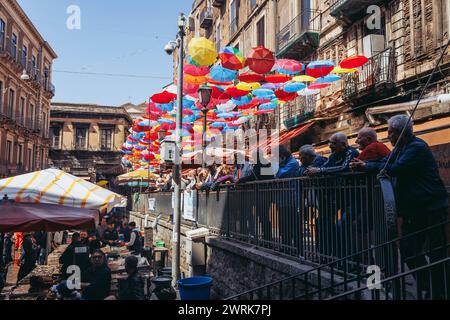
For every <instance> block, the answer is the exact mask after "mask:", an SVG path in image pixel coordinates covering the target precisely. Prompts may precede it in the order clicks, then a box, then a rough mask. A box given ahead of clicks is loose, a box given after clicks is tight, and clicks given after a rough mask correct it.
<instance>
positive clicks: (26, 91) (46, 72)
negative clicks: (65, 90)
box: [0, 0, 57, 177]
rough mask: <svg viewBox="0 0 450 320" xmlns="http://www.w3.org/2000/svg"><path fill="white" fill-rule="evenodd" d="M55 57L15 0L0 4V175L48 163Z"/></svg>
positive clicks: (41, 167) (45, 165) (38, 168)
mask: <svg viewBox="0 0 450 320" xmlns="http://www.w3.org/2000/svg"><path fill="white" fill-rule="evenodd" d="M56 58H57V55H56V53H55V52H54V51H53V49H52V48H51V47H50V45H49V44H48V43H47V41H45V39H44V38H43V37H42V36H41V34H40V33H39V31H38V30H37V29H36V27H35V26H34V25H33V23H32V21H31V20H30V19H29V18H28V16H27V15H26V13H25V12H24V11H23V9H22V8H21V7H20V6H19V4H18V3H17V1H16V0H5V1H2V2H1V3H0V177H7V176H12V175H16V174H21V173H25V172H30V171H35V170H40V169H45V168H46V167H47V165H48V148H49V145H50V140H49V136H48V132H49V130H48V128H49V114H50V101H51V99H52V98H53V96H54V94H55V87H54V86H53V85H52V83H51V81H52V64H53V60H54V59H56Z"/></svg>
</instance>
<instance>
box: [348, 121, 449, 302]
mask: <svg viewBox="0 0 450 320" xmlns="http://www.w3.org/2000/svg"><path fill="white" fill-rule="evenodd" d="M403 128H406V131H405V135H404V136H403V137H402V139H401V140H399V138H400V134H401V132H402V130H403ZM388 134H389V140H390V141H391V143H392V145H396V144H397V143H398V147H397V149H396V150H395V151H394V153H393V155H392V157H391V160H390V162H389V163H388V164H387V166H386V173H387V174H388V175H389V176H390V177H393V178H394V181H393V182H394V190H395V196H396V204H397V215H398V224H399V229H400V230H401V232H399V233H400V236H405V235H407V234H410V233H414V232H418V231H420V230H422V229H425V228H427V227H431V226H434V225H437V224H439V223H442V222H444V221H446V219H447V215H448V194H447V190H446V188H445V185H444V183H443V182H442V180H441V178H440V176H439V171H438V166H437V163H436V160H435V159H434V157H433V154H432V152H431V150H430V148H429V146H428V145H427V143H426V142H425V141H423V140H422V139H419V138H417V137H416V136H415V135H414V131H413V123H412V121H410V120H409V117H408V116H406V115H397V116H394V117H392V118H391V119H390V120H389V129H388ZM387 161H388V157H386V158H385V159H383V160H382V161H378V162H371V161H369V162H364V161H361V160H355V161H353V163H352V168H353V169H359V170H364V171H367V172H374V173H378V172H380V171H381V170H382V169H383V168H384V167H385V165H386V162H387ZM422 235H423V236H419V237H413V238H411V239H409V240H408V239H407V240H405V241H402V242H401V243H400V250H401V254H402V259H403V260H406V263H407V264H408V266H409V268H410V269H414V268H418V267H421V266H424V265H426V264H427V261H426V259H425V256H424V251H423V250H424V248H425V247H426V248H428V249H429V248H434V249H436V248H437V250H433V251H432V252H431V253H429V254H428V256H429V258H430V261H431V262H435V261H439V260H441V259H444V258H445V257H446V256H447V254H446V249H445V248H444V245H445V243H446V235H445V228H444V226H442V227H439V228H433V229H432V230H431V231H430V232H427V233H422ZM426 244H427V245H426ZM431 276H432V284H433V286H432V287H433V298H434V299H435V298H442V294H443V284H442V270H437V269H435V270H433V271H431ZM428 277H429V275H428V273H426V272H425V273H419V274H418V277H417V282H418V284H417V285H418V287H419V288H420V290H421V291H427V290H428V288H429V281H428ZM428 294H430V292H428Z"/></svg>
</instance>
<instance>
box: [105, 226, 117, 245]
mask: <svg viewBox="0 0 450 320" xmlns="http://www.w3.org/2000/svg"><path fill="white" fill-rule="evenodd" d="M118 241H119V233H118V232H117V230H116V229H115V225H114V222H113V221H108V228H107V229H106V230H105V232H104V233H103V243H104V244H107V245H110V246H115V245H117V243H118Z"/></svg>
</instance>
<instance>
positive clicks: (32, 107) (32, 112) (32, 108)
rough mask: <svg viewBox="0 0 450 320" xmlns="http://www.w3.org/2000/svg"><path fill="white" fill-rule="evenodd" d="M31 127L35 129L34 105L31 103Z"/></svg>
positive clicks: (29, 123)
mask: <svg viewBox="0 0 450 320" xmlns="http://www.w3.org/2000/svg"><path fill="white" fill-rule="evenodd" d="M28 126H29V127H30V129H34V105H33V104H30V118H29V122H28Z"/></svg>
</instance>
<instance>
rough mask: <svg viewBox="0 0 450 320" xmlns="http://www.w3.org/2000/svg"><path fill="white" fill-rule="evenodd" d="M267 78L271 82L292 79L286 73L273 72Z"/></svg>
mask: <svg viewBox="0 0 450 320" xmlns="http://www.w3.org/2000/svg"><path fill="white" fill-rule="evenodd" d="M265 80H266V82H270V83H285V82H287V81H289V80H291V77H290V76H288V75H285V74H271V75H269V76H266V78H265Z"/></svg>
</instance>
